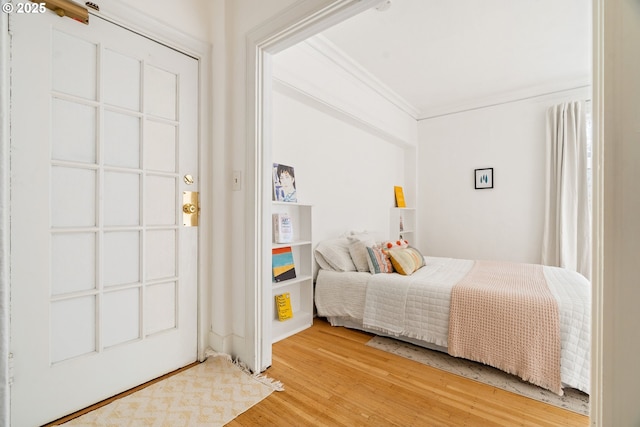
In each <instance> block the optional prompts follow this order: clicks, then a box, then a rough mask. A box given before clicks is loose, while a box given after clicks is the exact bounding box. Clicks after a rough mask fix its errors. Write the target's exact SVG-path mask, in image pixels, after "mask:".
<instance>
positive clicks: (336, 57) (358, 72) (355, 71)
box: [305, 34, 420, 120]
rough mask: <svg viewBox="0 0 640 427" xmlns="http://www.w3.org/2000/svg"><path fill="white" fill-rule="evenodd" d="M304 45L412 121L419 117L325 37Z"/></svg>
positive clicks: (396, 94)
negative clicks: (399, 110) (411, 118)
mask: <svg viewBox="0 0 640 427" xmlns="http://www.w3.org/2000/svg"><path fill="white" fill-rule="evenodd" d="M305 43H306V44H307V45H309V46H310V47H311V48H313V49H314V50H316V51H317V52H318V53H319V54H321V55H323V56H324V57H326V58H327V59H329V60H330V61H331V62H333V63H334V64H335V65H337V66H338V67H340V68H341V69H343V70H344V71H346V72H347V73H349V74H351V75H352V76H353V77H355V78H356V79H358V80H359V81H360V82H362V83H363V84H365V85H366V86H367V87H369V88H370V89H371V90H373V91H374V92H376V93H378V94H379V95H380V96H382V97H383V98H385V99H386V100H387V101H389V102H390V103H392V104H393V105H395V106H396V107H398V108H400V109H401V110H402V111H404V112H405V113H407V114H409V115H410V116H411V117H413V118H414V119H416V120H417V119H418V117H419V116H420V114H419V113H420V111H419V110H418V109H417V108H416V107H415V106H413V105H412V104H410V103H409V102H408V101H407V100H406V99H404V98H403V97H401V96H400V95H398V93H396V92H395V91H393V90H392V89H391V88H390V87H389V86H387V85H385V84H384V83H382V82H381V81H380V80H379V79H378V78H377V77H375V76H374V75H373V74H371V73H370V72H369V71H367V70H366V69H365V68H364V67H363V66H362V65H360V64H359V63H357V62H356V61H355V60H353V59H352V58H351V57H350V56H348V55H347V54H346V53H345V52H344V51H342V50H341V49H340V48H338V46H336V45H335V44H333V43H332V42H331V41H329V39H327V38H326V37H324V36H322V35H320V34H318V35H315V36H313V37H311V38H309V39H307V40H306V41H305Z"/></svg>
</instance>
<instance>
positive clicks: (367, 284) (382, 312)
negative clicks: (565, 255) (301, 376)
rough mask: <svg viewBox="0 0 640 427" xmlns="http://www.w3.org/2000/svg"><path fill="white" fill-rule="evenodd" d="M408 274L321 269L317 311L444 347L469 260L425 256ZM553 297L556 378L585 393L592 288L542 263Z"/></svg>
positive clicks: (576, 277)
mask: <svg viewBox="0 0 640 427" xmlns="http://www.w3.org/2000/svg"><path fill="white" fill-rule="evenodd" d="M425 259H426V266H425V267H422V268H421V269H419V270H418V271H416V272H415V273H413V274H412V275H411V276H402V275H399V274H397V273H393V274H375V275H371V274H369V273H354V272H350V273H339V272H334V271H327V270H320V272H319V274H318V279H317V282H316V295H315V301H316V307H317V310H318V315H319V316H323V317H329V318H331V317H337V318H345V319H352V320H355V321H360V322H362V325H363V327H364V328H365V329H367V330H370V331H379V332H381V333H383V334H385V335H391V336H396V337H408V338H412V339H417V340H420V341H424V342H426V343H430V344H435V345H437V346H440V347H446V346H447V336H448V331H449V305H450V299H451V289H452V288H453V286H454V285H455V284H456V283H458V281H460V280H461V279H462V278H463V277H464V276H465V274H466V273H467V272H468V271H469V269H470V268H471V267H472V266H473V261H470V260H462V259H453V258H438V257H426V258H425ZM544 274H545V278H546V280H547V284H548V286H549V289H550V290H551V292H552V293H553V295H554V297H555V298H556V300H557V302H558V310H559V313H560V337H561V341H562V342H561V357H560V365H561V366H560V368H561V380H562V382H563V384H565V385H566V386H569V387H573V388H576V389H578V390H581V391H584V392H586V393H589V367H590V345H591V344H590V327H591V287H590V284H589V282H588V281H587V280H586V279H585V278H584V277H583V276H581V275H580V274H578V273H575V272H572V271H569V270H565V269H562V268H558V267H548V266H545V267H544Z"/></svg>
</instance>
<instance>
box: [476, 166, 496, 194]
mask: <svg viewBox="0 0 640 427" xmlns="http://www.w3.org/2000/svg"><path fill="white" fill-rule="evenodd" d="M488 188H493V168H482V169H476V170H475V189H476V190H486V189H488Z"/></svg>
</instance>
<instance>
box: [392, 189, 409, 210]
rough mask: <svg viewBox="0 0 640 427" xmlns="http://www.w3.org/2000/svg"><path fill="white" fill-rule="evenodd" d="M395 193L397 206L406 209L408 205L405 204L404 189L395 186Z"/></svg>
mask: <svg viewBox="0 0 640 427" xmlns="http://www.w3.org/2000/svg"><path fill="white" fill-rule="evenodd" d="M393 191H394V192H395V193H396V206H397V207H399V208H406V207H407V205H406V204H405V202H404V191H403V190H402V187H398V186H395V187H393Z"/></svg>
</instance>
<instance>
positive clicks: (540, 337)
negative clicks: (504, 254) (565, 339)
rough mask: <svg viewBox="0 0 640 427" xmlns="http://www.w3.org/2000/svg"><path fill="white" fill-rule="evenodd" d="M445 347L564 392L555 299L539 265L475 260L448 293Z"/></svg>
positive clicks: (557, 391) (545, 386)
mask: <svg viewBox="0 0 640 427" xmlns="http://www.w3.org/2000/svg"><path fill="white" fill-rule="evenodd" d="M448 351H449V354H451V355H452V356H456V357H463V358H465V359H470V360H475V361H477V362H481V363H484V364H486V365H490V366H493V367H496V368H498V369H501V370H503V371H505V372H508V373H510V374H514V375H517V376H519V377H520V378H522V379H523V380H525V381H529V382H531V383H533V384H536V385H538V386H540V387H544V388H546V389H548V390H551V391H553V392H554V393H557V394H559V395H561V396H562V394H563V393H562V383H561V381H560V321H559V316H558V303H557V302H556V300H555V298H554V296H553V294H552V293H551V291H550V290H549V287H548V286H547V281H546V279H545V276H544V272H543V269H542V266H541V265H536V264H519V263H510V262H496V261H476V262H475V264H474V266H473V267H472V269H471V270H470V271H469V273H467V275H466V276H465V277H464V278H463V279H462V280H461V281H460V282H459V283H458V284H456V285H455V286H454V287H453V290H452V293H451V310H450V319H449V343H448Z"/></svg>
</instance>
